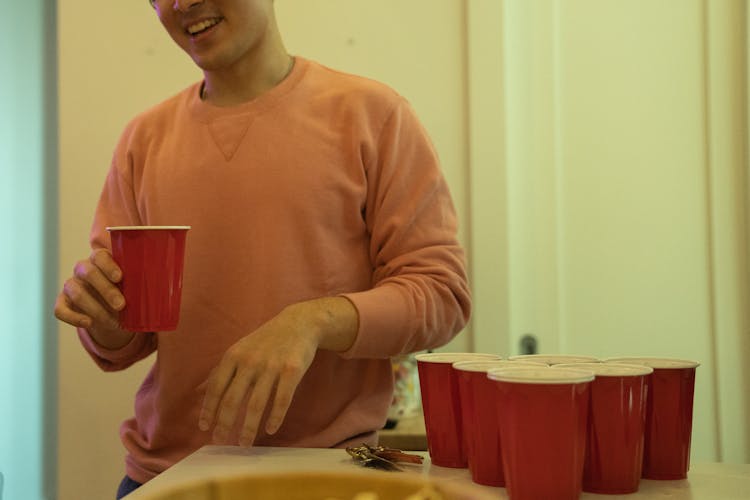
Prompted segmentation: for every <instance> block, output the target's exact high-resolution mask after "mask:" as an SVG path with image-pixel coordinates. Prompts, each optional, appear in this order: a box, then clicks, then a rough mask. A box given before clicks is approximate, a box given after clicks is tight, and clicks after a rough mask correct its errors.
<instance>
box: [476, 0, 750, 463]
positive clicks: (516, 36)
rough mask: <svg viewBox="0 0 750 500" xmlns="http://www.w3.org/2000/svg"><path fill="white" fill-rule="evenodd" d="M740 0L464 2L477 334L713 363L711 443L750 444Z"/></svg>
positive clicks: (707, 405)
mask: <svg viewBox="0 0 750 500" xmlns="http://www.w3.org/2000/svg"><path fill="white" fill-rule="evenodd" d="M742 4H743V2H741V1H740V0H737V1H729V0H728V1H724V2H707V1H703V0H671V1H663V2H653V1H650V0H638V1H635V0H634V1H629V2H619V1H601V0H566V1H564V2H560V1H547V0H506V1H503V2H493V1H486V2H484V1H479V2H476V3H474V2H471V3H469V4H468V5H469V16H468V19H469V33H470V38H469V40H470V41H471V40H475V43H474V45H471V44H470V51H469V54H470V61H476V62H475V63H474V64H470V82H471V84H470V88H472V89H475V88H476V89H477V93H475V94H473V95H472V100H471V113H472V122H471V123H472V130H478V129H482V128H483V125H484V124H488V125H487V126H489V127H491V128H494V129H496V130H498V135H497V136H495V138H494V143H493V142H492V141H493V139H492V135H488V134H487V133H483V135H482V136H481V137H478V138H477V137H474V135H472V140H473V142H472V150H471V153H472V157H473V158H482V161H483V163H481V164H477V163H472V165H471V169H472V172H473V174H474V178H475V179H479V180H478V181H476V182H475V183H473V184H472V188H473V189H474V190H473V191H472V194H477V195H479V196H480V197H481V199H482V200H484V201H483V202H482V203H483V204H482V206H481V207H480V210H481V211H491V212H494V213H495V215H496V217H495V218H494V220H495V221H498V220H499V221H501V222H500V223H498V222H493V218H492V217H484V218H483V219H481V220H479V219H477V218H476V215H473V219H472V221H473V222H474V226H473V230H474V238H473V241H472V243H473V247H472V250H473V251H474V252H475V255H476V257H478V259H480V260H481V262H482V265H483V266H485V267H486V268H488V269H489V266H490V265H492V264H493V263H495V265H496V266H498V267H501V268H502V269H500V270H492V271H491V272H492V273H494V281H493V279H490V278H487V279H480V280H479V282H476V280H475V285H476V286H478V289H477V291H478V292H479V293H478V294H476V296H475V300H476V301H477V305H478V307H477V309H475V320H474V330H475V335H476V339H477V347H478V348H479V349H483V350H498V349H499V350H502V349H503V348H505V349H507V350H508V351H509V352H510V353H514V352H517V350H518V346H519V340H520V338H521V337H522V336H523V335H524V334H532V335H534V336H535V337H536V338H537V339H538V347H539V350H540V351H541V352H563V353H571V354H593V355H596V356H615V355H655V356H670V357H679V358H688V359H694V360H698V361H700V362H701V367H700V368H699V369H698V376H697V385H696V397H695V416H694V428H693V459H694V460H697V461H716V460H725V461H730V462H744V461H747V460H748V458H749V457H750V451H749V450H750V435H749V434H748V429H747V424H746V418H747V417H746V416H747V415H748V414H750V413H749V412H748V409H750V400H749V399H748V395H747V394H748V392H750V391H748V389H750V383H748V380H749V379H750V371H749V370H748V369H747V367H746V365H744V364H743V359H742V358H741V356H742V355H743V353H744V355H745V356H746V355H747V354H748V353H749V352H750V350H749V349H748V347H750V339H749V338H748V320H747V309H748V302H747V301H748V273H747V244H746V243H747V242H746V237H747V214H748V212H747V205H746V194H747V157H746V152H745V144H746V141H747V135H746V134H747V129H746V128H745V127H746V123H747V108H746V102H747V101H746V92H747V89H746V81H745V76H744V75H745V73H744V71H745V67H746V61H745V60H744V59H743V58H744V44H745V43H746V38H745V35H746V19H745V16H744V13H745V11H744V7H743V5H742ZM488 19H492V20H493V21H488ZM498 32H500V33H501V34H500V35H498ZM472 33H473V34H472ZM482 33H483V34H484V35H482ZM484 39H492V43H493V44H495V45H494V47H488V46H487V45H486V44H484V43H483V42H482V40H484ZM489 54H491V55H489ZM482 62H484V64H482ZM477 81H479V82H484V81H493V82H494V83H495V85H494V86H487V85H483V84H481V83H475V82H477ZM493 89H494V90H493ZM497 94H500V97H498V95H497ZM488 103H489V104H490V105H491V106H493V109H494V114H493V113H491V112H488V111H487V109H486V108H487V106H488ZM498 116H500V117H502V118H500V119H498ZM499 136H501V138H500V137H499ZM498 142H499V143H501V144H502V145H503V147H502V148H500V149H498V148H497V147H496V144H497V143H498ZM475 152H476V154H475ZM488 186H491V187H488ZM490 191H494V192H495V193H496V196H495V198H494V200H493V197H492V195H491V193H490ZM477 212H478V210H477V209H476V208H474V210H473V212H472V213H473V214H476V213H477ZM498 231H503V232H502V233H500V234H499V233H498ZM484 235H486V236H484ZM483 249H484V250H483ZM476 276H477V275H476V273H475V278H476ZM500 279H505V282H502V281H498V280H500ZM493 287H497V288H498V289H500V290H502V291H501V292H497V291H493ZM491 294H494V299H495V300H497V301H500V302H498V303H500V305H499V306H497V307H496V310H497V311H503V310H506V311H507V316H506V317H502V316H499V315H498V314H497V311H493V310H492V308H491V306H490V304H492V303H493V302H492V300H489V299H488V297H489V296H490V295H491ZM502 301H504V302H502ZM480 323H481V324H483V325H486V326H487V327H489V328H491V329H492V331H495V332H497V333H496V334H495V335H494V336H493V337H491V338H490V337H487V336H485V335H483V334H482V328H480V327H479V324H480Z"/></svg>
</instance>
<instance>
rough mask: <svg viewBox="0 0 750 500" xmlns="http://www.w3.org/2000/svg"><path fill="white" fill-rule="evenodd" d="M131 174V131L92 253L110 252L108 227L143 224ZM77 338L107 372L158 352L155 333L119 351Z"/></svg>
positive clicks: (83, 335)
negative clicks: (94, 251) (103, 250)
mask: <svg viewBox="0 0 750 500" xmlns="http://www.w3.org/2000/svg"><path fill="white" fill-rule="evenodd" d="M132 172H133V155H132V153H131V147H130V134H129V129H128V130H126V131H125V133H124V134H123V136H122V137H121V139H120V142H119V144H118V145H117V148H116V150H115V153H114V156H113V159H112V165H111V166H110V169H109V172H108V174H107V178H106V180H105V182H104V187H103V189H102V193H101V195H100V197H99V202H98V204H97V207H96V212H95V214H94V223H93V224H92V227H91V233H90V237H89V240H90V244H91V249H92V250H96V249H99V248H106V249H108V250H110V251H111V249H112V246H111V243H110V239H109V233H108V232H107V230H106V228H107V227H108V226H127V225H141V224H142V222H141V219H140V216H139V213H138V208H137V204H136V201H135V193H134V189H133V180H132V179H133V174H132ZM78 337H79V339H80V340H81V344H83V347H84V348H85V349H86V351H87V352H88V353H89V355H90V356H91V357H92V358H93V359H94V361H95V362H96V364H97V365H99V367H100V368H101V369H102V370H105V371H116V370H122V369H125V368H127V367H128V366H130V365H132V364H133V363H135V362H136V361H139V360H141V359H143V358H145V357H147V356H148V355H149V354H151V353H152V352H154V351H155V350H156V334H154V333H136V334H135V336H134V337H133V339H132V340H131V341H130V342H129V343H128V344H126V345H125V346H123V347H121V348H120V349H116V350H110V349H105V348H104V347H102V346H100V345H99V344H97V343H96V341H95V340H94V339H93V338H92V337H91V335H90V334H89V332H88V331H87V330H85V329H83V328H78Z"/></svg>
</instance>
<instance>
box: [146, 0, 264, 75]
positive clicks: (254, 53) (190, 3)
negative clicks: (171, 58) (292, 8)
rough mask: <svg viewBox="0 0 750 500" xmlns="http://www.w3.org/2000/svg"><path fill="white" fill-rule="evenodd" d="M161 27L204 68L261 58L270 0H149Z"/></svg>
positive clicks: (217, 68)
mask: <svg viewBox="0 0 750 500" xmlns="http://www.w3.org/2000/svg"><path fill="white" fill-rule="evenodd" d="M152 4H153V5H154V8H155V9H156V13H157V15H158V16H159V20H160V21H161V23H162V25H164V28H166V30H167V32H168V33H169V35H170V36H171V37H172V39H173V40H174V41H175V42H176V43H177V45H179V46H180V47H181V48H182V50H184V51H185V52H187V54H188V55H189V56H190V57H191V58H192V59H193V61H195V63H196V64H197V65H198V66H199V67H200V68H201V69H203V70H205V71H221V70H223V69H229V68H231V67H232V66H234V65H235V64H237V63H239V62H241V61H242V60H245V59H249V60H250V61H252V59H253V58H258V57H262V53H263V46H264V44H265V43H266V41H267V40H268V38H269V37H270V36H272V32H271V31H272V28H271V25H270V21H271V19H272V16H273V1H272V0H152Z"/></svg>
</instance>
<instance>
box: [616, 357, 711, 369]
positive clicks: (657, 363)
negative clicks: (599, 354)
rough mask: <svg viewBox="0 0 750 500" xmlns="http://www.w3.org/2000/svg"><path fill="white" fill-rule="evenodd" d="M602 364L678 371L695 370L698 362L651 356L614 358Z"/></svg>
mask: <svg viewBox="0 0 750 500" xmlns="http://www.w3.org/2000/svg"><path fill="white" fill-rule="evenodd" d="M602 362H603V363H627V364H630V365H645V366H650V367H651V368H654V369H657V370H669V369H673V370H680V369H685V368H697V367H699V366H700V362H698V361H693V360H690V359H679V358H660V357H651V356H632V357H630V356H623V357H615V358H604V359H603V360H602Z"/></svg>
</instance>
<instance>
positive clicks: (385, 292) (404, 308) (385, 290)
mask: <svg viewBox="0 0 750 500" xmlns="http://www.w3.org/2000/svg"><path fill="white" fill-rule="evenodd" d="M341 297H345V298H347V299H349V300H350V301H351V302H352V304H354V307H356V309H357V312H358V314H359V331H358V332H357V338H356V339H355V340H354V343H353V344H352V346H351V347H350V348H349V349H348V350H346V351H344V352H341V353H339V355H340V356H341V357H343V358H346V359H350V358H388V357H390V356H393V355H396V354H398V353H400V352H401V351H402V350H403V348H404V345H405V344H406V343H407V342H408V339H410V338H411V337H412V334H413V332H414V325H415V324H417V322H418V318H415V317H414V312H413V311H414V308H413V307H411V304H410V301H409V298H408V296H407V295H406V294H405V293H404V292H403V291H401V289H400V288H399V287H398V286H394V285H381V286H379V287H376V288H373V289H371V290H367V291H364V292H354V293H345V294H341Z"/></svg>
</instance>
